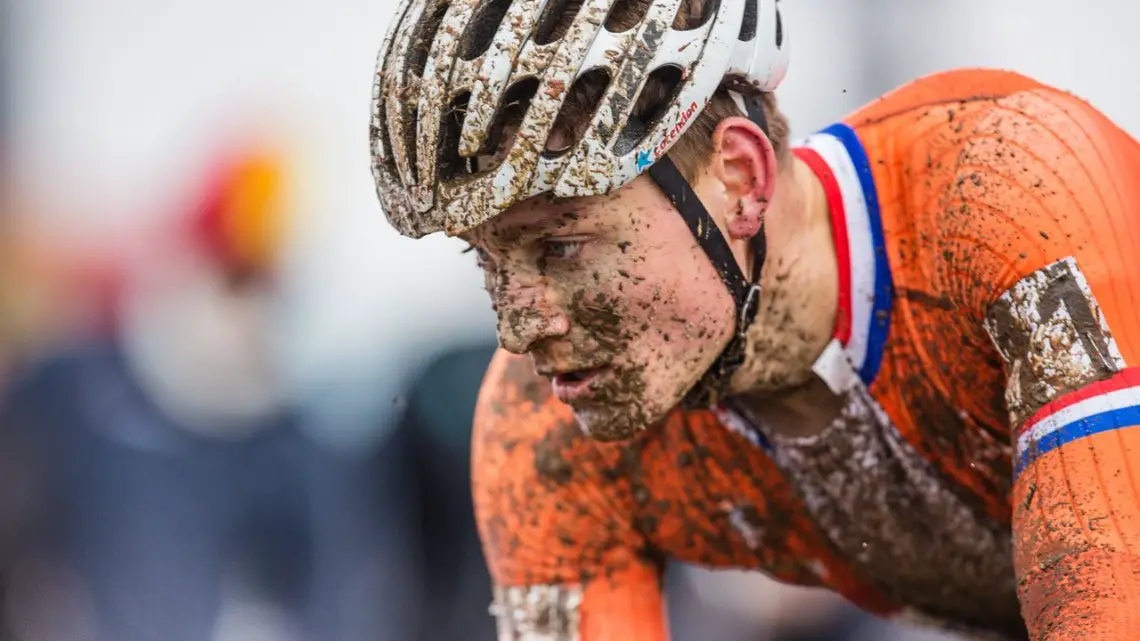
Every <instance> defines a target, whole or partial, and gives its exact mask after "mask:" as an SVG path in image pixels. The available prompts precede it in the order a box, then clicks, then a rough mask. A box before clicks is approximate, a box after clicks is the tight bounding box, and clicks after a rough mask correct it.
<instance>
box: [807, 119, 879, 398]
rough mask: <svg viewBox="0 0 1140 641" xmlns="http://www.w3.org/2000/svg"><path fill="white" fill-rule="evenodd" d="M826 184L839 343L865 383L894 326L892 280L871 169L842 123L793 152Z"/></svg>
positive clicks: (855, 137) (869, 380) (876, 369)
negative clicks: (835, 271) (835, 269)
mask: <svg viewBox="0 0 1140 641" xmlns="http://www.w3.org/2000/svg"><path fill="white" fill-rule="evenodd" d="M793 151H794V153H795V154H796V156H797V157H798V158H799V159H800V160H802V161H803V162H804V163H805V164H806V165H807V166H808V167H809V168H811V170H812V171H813V172H814V173H815V175H816V176H817V177H818V178H819V180H820V182H821V183H822V184H823V189H824V193H825V194H826V196H827V201H828V209H829V210H830V213H831V230H832V236H833V238H834V240H835V252H836V257H837V258H838V261H839V313H838V316H837V318H836V323H835V342H836V343H837V346H838V347H841V348H842V350H843V352H845V354H846V356H847V359H848V360H849V361H850V363H851V365H852V366H853V367H854V368H855V370H856V372H857V373H858V375H859V378H860V379H862V381H863V383H864V384H866V385H870V384H871V383H872V381H874V380H875V377H876V376H877V375H878V373H879V367H880V365H881V364H882V359H883V348H884V345H885V343H886V339H887V333H888V330H889V328H890V322H891V302H892V279H891V269H890V265H889V263H888V262H887V248H886V242H885V240H884V236H883V223H882V218H881V217H880V211H879V198H878V195H877V193H876V190H875V180H874V177H873V175H872V172H871V163H870V161H869V160H868V159H867V153H866V150H865V149H864V148H863V143H862V142H861V141H860V140H859V137H858V135H857V134H856V133H855V130H853V129H852V128H851V127H849V126H847V125H845V124H842V123H839V124H835V125H832V126H830V127H828V128H826V129H824V130H822V131H819V132H817V133H815V134H813V135H811V136H808V137H807V138H805V139H803V140H802V141H800V142H799V143H798V144H797V145H796V147H795V148H794V150H793Z"/></svg>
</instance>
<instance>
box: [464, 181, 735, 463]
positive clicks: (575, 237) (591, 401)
mask: <svg viewBox="0 0 1140 641" xmlns="http://www.w3.org/2000/svg"><path fill="white" fill-rule="evenodd" d="M524 205H525V206H520V207H519V208H516V209H513V210H511V211H510V212H508V213H507V214H505V215H504V216H502V217H500V218H497V219H495V220H494V221H492V222H490V223H488V224H486V225H484V226H483V227H481V228H479V229H477V230H476V231H475V232H473V233H471V234H469V235H467V236H469V241H470V242H471V243H472V244H473V245H474V246H476V247H477V248H479V250H480V256H481V265H482V266H483V269H484V270H485V272H486V274H487V287H488V291H489V294H490V296H491V298H492V301H493V307H494V308H495V311H496V313H497V315H498V318H499V336H500V343H501V344H502V346H503V347H504V348H506V349H507V350H509V351H511V352H514V353H529V354H530V355H531V357H532V358H533V360H534V363H535V365H536V366H537V368H538V369H539V370H540V371H543V372H565V371H568V370H570V371H577V370H588V369H598V368H603V369H602V371H601V373H600V374H599V375H597V376H596V378H595V379H594V380H593V381H592V382H591V383H590V384H589V388H588V390H587V393H586V394H582V395H580V396H579V397H578V398H576V399H573V401H572V405H573V406H574V409H575V413H576V415H577V417H578V419H579V422H580V423H581V425H582V427H583V429H585V430H586V431H587V432H588V433H589V434H590V435H591V436H593V437H594V438H595V439H598V440H602V441H609V440H615V439H622V438H628V437H630V436H633V435H635V434H637V433H639V432H641V431H643V430H645V429H646V428H648V427H650V426H651V425H653V424H655V423H657V422H658V421H660V420H661V418H663V417H664V416H665V414H666V413H667V412H668V411H669V410H670V409H672V408H673V407H674V406H675V405H676V404H677V402H679V401H680V399H681V398H682V397H683V396H684V394H685V392H687V391H688V389H689V388H690V387H691V386H692V384H693V383H694V382H695V381H696V380H697V379H698V378H699V377H700V375H701V374H702V373H703V372H704V371H705V370H706V369H707V367H708V366H709V364H711V362H712V360H713V359H714V358H715V357H716V355H717V354H718V353H719V351H720V349H721V347H722V345H723V343H724V342H725V341H727V334H728V332H729V331H731V319H732V301H731V298H730V297H729V295H728V293H727V292H726V291H725V290H724V287H723V285H722V284H721V283H720V280H719V276H718V275H717V273H716V271H715V270H714V269H713V268H712V265H711V264H710V263H709V261H708V259H707V257H706V256H705V255H704V253H703V251H702V250H701V249H700V247H699V246H697V244H696V243H695V241H694V240H693V238H692V235H691V234H690V233H689V231H688V229H687V228H686V226H685V223H684V220H683V219H682V218H681V217H680V216H677V214H676V212H675V211H673V210H672V207H671V205H670V204H669V202H668V200H666V199H665V197H664V196H663V195H661V193H660V191H659V190H658V189H657V188H656V186H654V185H653V184H652V183H651V182H650V181H649V180H648V179H639V180H635V181H634V183H632V184H631V185H629V186H627V187H625V188H623V189H621V190H618V191H617V192H614V193H612V194H610V195H607V196H602V197H596V198H587V199H581V200H574V201H568V202H567V201H564V202H557V201H555V200H554V199H552V198H539V199H535V200H534V201H531V202H529V203H525V204H524ZM721 299H723V300H721Z"/></svg>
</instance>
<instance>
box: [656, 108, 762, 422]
mask: <svg viewBox="0 0 1140 641" xmlns="http://www.w3.org/2000/svg"><path fill="white" fill-rule="evenodd" d="M734 98H737V99H738V102H740V101H742V102H743V103H744V107H745V109H746V111H747V113H748V117H749V119H751V120H752V121H753V122H755V123H756V124H757V125H758V126H759V127H760V129H761V130H762V131H763V132H764V134H765V135H768V120H767V118H766V117H765V115H764V107H763V103H762V102H761V99H760V96H734ZM648 173H649V177H650V178H652V179H653V181H654V182H656V183H657V186H658V187H659V188H660V189H661V191H662V192H664V194H665V195H666V196H667V197H668V198H669V200H671V201H672V202H673V207H675V208H676V209H677V211H678V212H679V213H680V214H681V217H682V218H684V219H685V223H686V224H687V225H688V226H689V231H691V232H692V233H693V236H694V237H695V238H696V239H697V242H698V243H699V244H700V246H701V248H702V249H703V250H704V251H705V254H706V255H707V256H708V257H709V261H711V262H712V265H713V267H714V268H715V269H716V271H717V273H718V274H719V275H720V278H721V281H723V282H724V285H725V287H726V288H728V293H729V294H730V295H731V296H732V300H733V302H734V304H735V307H736V318H735V320H736V328H735V331H734V332H733V334H732V337H731V338H730V339H729V341H728V344H727V345H725V347H724V349H723V350H722V351H721V353H720V355H718V356H717V358H716V360H715V361H713V364H712V366H711V367H709V369H708V371H706V372H705V374H704V375H703V376H702V377H701V379H700V380H699V381H698V382H697V384H696V385H694V386H693V388H692V389H691V390H689V393H688V394H686V395H685V399H684V400H683V402H682V405H683V406H684V407H685V408H688V409H700V408H708V407H709V406H711V405H713V404H715V403H717V402H719V400H720V399H721V398H723V397H724V396H725V395H726V394H727V393H728V388H729V383H730V381H731V379H732V374H733V373H734V372H735V371H736V369H737V368H738V367H740V365H741V364H742V363H743V362H744V356H745V343H746V336H747V333H748V328H749V327H750V326H751V325H752V321H754V320H755V319H756V311H757V310H758V309H759V307H760V284H759V283H760V270H761V268H762V267H763V265H764V259H765V257H766V254H767V243H766V242H765V239H764V228H763V227H761V228H760V231H759V232H758V233H757V234H756V235H755V236H754V237H753V238H752V252H753V257H754V260H753V263H752V278H745V276H744V273H743V272H742V271H741V269H740V265H739V264H737V262H736V257H735V256H733V254H732V249H731V248H730V247H729V245H728V241H727V240H726V239H725V237H724V235H723V234H721V233H720V229H719V228H718V227H717V225H716V222H715V221H714V220H713V218H712V216H711V215H710V214H709V212H708V210H707V209H705V206H704V204H702V203H701V201H700V198H698V197H697V193H696V192H695V191H694V190H693V186H692V185H690V184H689V181H687V180H685V177H684V176H682V175H681V172H680V170H678V169H677V165H675V164H674V163H673V161H672V159H670V158H669V156H668V155H666V156H662V157H661V158H660V159H658V160H657V162H655V163H654V164H653V165H652V166H651V167H650V168H649V170H648Z"/></svg>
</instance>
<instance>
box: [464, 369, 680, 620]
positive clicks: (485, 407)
mask: <svg viewBox="0 0 1140 641" xmlns="http://www.w3.org/2000/svg"><path fill="white" fill-rule="evenodd" d="M473 457H474V460H473V465H472V470H473V475H474V478H473V489H474V497H475V509H476V517H477V520H478V524H479V532H480V536H481V537H482V540H483V547H484V552H485V554H486V557H487V562H488V565H489V567H490V570H491V574H492V577H493V578H494V580H495V584H496V585H495V600H496V604H495V608H494V611H495V612H496V614H497V616H498V618H499V629H500V639H506V640H512V641H514V640H519V639H523V638H525V639H527V640H528V641H530V640H534V641H611V640H612V641H618V640H619V639H639V640H640V639H644V640H645V641H665V639H666V636H667V635H666V632H665V619H664V615H663V611H662V608H663V602H662V598H661V589H660V572H659V567H658V565H657V563H655V562H654V561H653V560H652V559H651V558H650V557H649V555H647V554H646V553H645V544H644V542H643V541H642V540H641V539H640V537H639V536H638V535H637V534H636V533H635V530H634V528H633V527H632V525H631V520H632V513H631V511H630V509H631V508H629V507H628V506H629V505H630V503H629V501H628V497H627V496H623V491H622V489H621V488H622V485H621V484H619V483H617V482H616V480H615V479H608V480H607V479H605V478H602V475H601V474H600V472H601V470H602V469H603V467H606V468H609V469H612V468H611V467H610V466H607V465H604V464H605V463H606V461H605V460H604V458H603V456H602V455H601V453H600V452H599V450H598V449H597V448H596V447H594V445H593V443H591V442H590V441H589V440H588V438H586V437H585V436H583V435H582V434H581V431H580V430H579V429H578V426H577V425H576V423H575V421H574V417H573V414H572V413H571V412H570V410H569V408H567V407H566V406H565V405H562V404H561V403H559V402H558V401H557V400H556V399H554V398H553V397H552V396H551V394H550V390H549V386H548V384H547V383H546V382H545V381H543V380H541V379H539V378H538V377H537V376H536V375H535V374H534V373H533V371H532V368H531V365H530V362H529V360H527V359H524V358H518V357H512V356H508V355H506V354H505V353H500V354H499V355H497V356H496V358H495V360H494V362H493V363H492V365H491V368H490V370H489V371H488V374H487V377H486V380H485V382H484V386H483V391H482V393H481V395H480V399H479V403H478V406H477V408H476V416H475V434H474V443H473Z"/></svg>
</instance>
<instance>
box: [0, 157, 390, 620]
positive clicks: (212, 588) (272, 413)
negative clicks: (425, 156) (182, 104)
mask: <svg viewBox="0 0 1140 641" xmlns="http://www.w3.org/2000/svg"><path fill="white" fill-rule="evenodd" d="M286 180H287V178H286V176H285V174H284V173H283V169H282V166H281V164H280V161H279V159H277V158H275V157H274V156H272V155H267V154H264V153H261V152H260V151H257V152H254V153H250V154H246V153H239V154H237V155H236V156H235V157H228V158H226V159H225V160H224V162H223V163H222V164H221V166H220V167H219V168H218V170H217V171H216V173H214V175H212V176H211V177H210V179H209V180H208V182H207V187H206V190H205V197H204V198H201V199H199V200H198V201H197V202H195V203H194V205H193V207H191V208H190V215H188V216H185V217H182V218H180V219H179V221H178V223H177V225H175V229H174V233H169V234H167V235H166V236H165V237H160V238H158V239H156V240H155V241H154V242H153V243H150V244H148V245H146V246H145V247H142V248H140V249H141V250H142V251H139V252H138V253H137V254H136V255H134V256H132V257H131V259H130V260H128V261H127V263H126V264H127V268H126V270H125V272H124V273H123V278H122V279H121V280H120V281H119V282H118V283H116V286H115V287H114V288H113V290H114V291H115V293H116V295H115V296H114V297H113V299H111V300H113V301H114V304H113V305H112V307H111V308H110V309H109V312H110V313H109V314H108V315H107V316H106V318H107V319H108V323H107V325H106V330H107V331H105V332H102V333H96V334H92V335H88V337H87V338H86V339H85V340H83V341H79V342H78V343H72V344H68V345H66V346H65V347H64V348H62V349H61V350H59V351H58V352H57V353H54V354H51V355H50V356H49V357H47V358H45V359H43V360H42V362H40V363H38V364H37V365H36V366H35V367H31V368H29V369H28V371H26V372H25V373H24V374H22V375H21V376H20V378H19V380H17V381H15V382H14V384H13V387H12V389H11V390H10V393H9V394H8V399H7V401H8V402H7V404H6V408H5V414H4V416H2V417H0V425H3V426H4V432H3V441H4V443H3V444H2V445H3V447H0V452H3V453H4V456H5V458H6V459H7V460H9V461H11V460H14V461H17V462H21V463H23V464H22V465H20V466H18V467H15V466H14V467H12V469H11V470H10V469H9V466H8V465H4V466H0V467H2V469H3V470H4V473H5V475H7V476H13V475H15V474H16V470H18V471H19V476H18V478H11V479H8V481H9V482H8V483H3V484H0V487H3V488H4V490H5V491H8V492H18V498H21V499H22V500H23V503H24V504H31V505H33V506H34V507H35V508H36V510H35V512H36V517H37V518H35V519H34V520H32V522H31V523H32V527H31V528H23V529H20V530H18V531H19V533H20V537H19V539H20V540H19V542H18V543H14V544H13V546H11V547H13V548H18V549H19V554H17V555H15V559H14V561H13V562H12V563H11V565H12V567H11V568H10V579H9V581H8V585H7V589H6V593H5V594H4V603H3V608H2V611H3V612H4V613H5V614H6V617H5V618H6V619H7V624H8V627H9V631H10V632H11V633H12V635H13V638H15V639H19V640H20V641H156V640H159V639H161V640H162V641H182V640H185V641H209V640H215V641H223V640H225V641H229V640H234V639H241V640H242V641H292V640H300V639H330V640H336V639H348V638H350V637H349V636H347V634H348V633H347V632H346V631H345V630H344V629H343V628H344V627H345V626H343V625H341V624H342V623H343V621H341V620H340V619H339V618H338V616H337V614H338V613H337V612H336V606H337V604H336V603H330V602H329V600H328V599H329V598H330V597H337V596H343V594H344V592H345V589H344V588H343V587H341V586H338V578H339V580H341V581H350V580H353V577H354V576H356V575H358V574H359V573H355V574H354V573H353V572H349V571H345V570H346V568H351V567H353V566H358V567H359V566H367V565H368V564H369V559H367V558H360V555H362V554H363V552H362V550H365V549H366V548H367V539H368V538H369V537H368V536H367V535H362V534H361V532H360V531H359V528H358V529H356V530H354V529H353V525H354V524H360V526H361V527H366V526H367V525H368V522H367V521H368V519H367V511H366V503H367V502H366V501H357V504H355V505H354V504H353V503H352V501H351V500H348V499H350V498H351V491H352V488H353V487H354V484H361V483H364V482H366V481H367V479H365V478H364V477H363V475H362V474H360V473H359V470H358V469H356V468H353V467H352V466H351V465H350V466H341V461H339V460H337V459H336V458H335V457H333V456H331V455H329V454H327V453H325V452H323V451H322V450H320V449H319V448H317V447H316V446H315V445H314V443H313V442H312V441H311V440H310V439H309V438H308V437H307V436H306V435H305V433H304V431H303V430H301V429H299V426H298V423H299V421H300V418H299V415H298V413H297V411H296V409H295V408H294V407H292V405H291V403H290V402H289V400H288V399H287V398H286V396H285V395H284V394H283V392H282V390H283V387H282V385H281V381H280V368H279V366H278V365H277V363H276V361H275V354H276V349H275V345H274V340H275V339H274V328H275V326H274V323H273V322H272V319H273V315H274V310H275V297H274V291H275V285H276V280H277V277H276V273H275V264H276V255H277V252H278V249H279V247H280V246H281V239H282V238H283V236H284V233H285V225H286V222H287V220H286V213H287V210H288V206H287V203H286V198H287V196H286V195H285V194H284V190H285V187H286V186H287V185H286ZM354 474H355V476H354ZM8 488H14V489H11V490H9V489H8ZM0 498H3V497H0ZM9 502H18V501H15V500H13V501H9ZM3 503H5V502H4V501H0V505H2V504H3ZM361 504H364V505H361ZM362 508H363V509H362ZM342 510H348V511H350V512H352V511H356V512H360V515H359V516H357V517H356V518H355V519H354V518H352V515H351V514H349V515H345V514H343V513H341V511H342ZM327 522H332V523H335V524H336V527H327V526H325V525H324V524H325V523H327ZM354 551H355V553H356V555H355V556H354ZM346 555H348V556H347V557H346ZM330 564H332V566H335V565H336V564H339V570H338V569H337V568H336V567H332V566H330ZM318 583H319V584H320V587H319V595H318V593H317V592H318V590H317V589H316V588H315V586H317V585H318ZM374 585H375V582H373V586H374ZM355 587H356V588H362V587H366V586H362V585H358V586H355ZM357 627H360V626H357ZM369 627H371V628H372V629H371V630H370V632H371V633H372V634H373V636H371V637H362V636H359V635H358V636H356V637H355V638H356V639H363V638H370V639H376V638H378V637H376V636H374V635H375V633H376V628H375V626H374V625H372V626H369Z"/></svg>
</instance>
